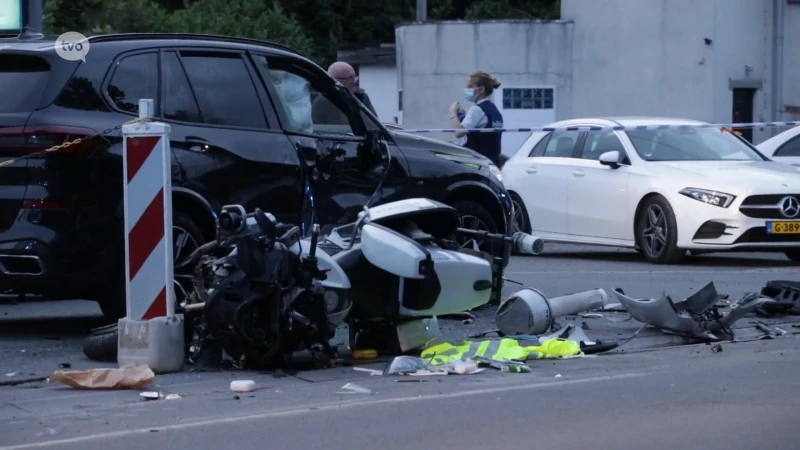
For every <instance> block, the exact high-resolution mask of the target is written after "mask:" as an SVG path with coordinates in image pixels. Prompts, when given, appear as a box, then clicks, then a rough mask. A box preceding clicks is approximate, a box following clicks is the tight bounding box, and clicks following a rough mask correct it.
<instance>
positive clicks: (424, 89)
mask: <svg viewBox="0 0 800 450" xmlns="http://www.w3.org/2000/svg"><path fill="white" fill-rule="evenodd" d="M571 37H572V24H571V23H567V22H563V21H555V22H537V21H497V22H493V21H488V22H479V23H478V22H441V23H436V22H430V23H422V24H410V25H403V26H400V27H398V28H397V29H396V45H397V60H398V64H399V68H400V72H399V73H400V88H401V89H402V90H403V111H402V118H403V119H402V123H403V126H405V127H409V128H449V127H450V120H449V116H450V115H449V112H448V109H449V108H450V105H451V104H452V103H453V102H455V101H458V102H460V103H461V104H462V106H463V107H464V108H465V109H466V107H468V106H469V105H468V104H467V102H466V101H465V100H464V98H463V90H464V83H465V81H466V78H467V75H469V74H470V73H471V72H474V71H476V70H483V71H486V72H489V73H490V74H492V75H493V76H495V77H496V78H497V79H498V80H499V81H500V82H501V83H502V87H501V89H502V88H515V87H519V88H530V87H544V88H553V89H554V90H555V99H556V100H555V104H554V107H555V108H554V109H553V110H549V111H548V110H514V111H503V114H504V120H505V122H506V123H505V124H506V126H507V127H511V126H518V127H523V126H527V127H535V126H541V125H545V124H547V123H548V122H551V121H553V120H555V119H556V118H567V117H570V116H571V115H572V111H571V109H572V75H571V57H570V54H571V49H572V45H571V44H572V39H571ZM494 101H495V103H496V104H497V105H498V107H501V109H502V103H503V102H502V92H496V94H495V98H494ZM431 137H438V138H442V139H445V140H452V139H453V137H452V135H439V136H436V135H432V136H431ZM524 138H525V135H523V134H521V133H517V134H515V135H514V136H511V134H510V133H509V134H506V135H505V136H504V137H503V152H504V153H507V154H510V153H512V152H513V151H515V150H516V148H517V147H518V145H519V143H521V141H522V140H524ZM517 141H519V142H517Z"/></svg>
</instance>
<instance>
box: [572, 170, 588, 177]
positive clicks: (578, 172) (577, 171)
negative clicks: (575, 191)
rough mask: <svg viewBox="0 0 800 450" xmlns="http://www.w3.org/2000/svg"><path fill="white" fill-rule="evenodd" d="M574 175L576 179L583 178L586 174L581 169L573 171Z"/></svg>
mask: <svg viewBox="0 0 800 450" xmlns="http://www.w3.org/2000/svg"><path fill="white" fill-rule="evenodd" d="M572 175H573V176H576V177H582V176H584V175H585V174H584V173H583V171H582V170H581V169H575V170H573V171H572Z"/></svg>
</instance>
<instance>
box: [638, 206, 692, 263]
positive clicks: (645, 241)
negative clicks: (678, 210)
mask: <svg viewBox="0 0 800 450" xmlns="http://www.w3.org/2000/svg"><path fill="white" fill-rule="evenodd" d="M636 237H637V239H638V241H639V245H640V246H641V249H642V254H643V255H644V257H645V258H647V260H648V261H650V262H651V263H654V264H675V263H677V262H679V261H680V260H681V259H682V258H683V257H684V255H685V254H686V250H683V249H679V248H678V245H677V244H678V223H677V221H676V220H675V213H674V212H673V211H672V206H670V204H669V202H668V201H667V199H665V198H664V197H662V196H660V195H659V196H655V197H652V198H650V199H648V200H647V201H646V202H645V204H644V205H643V207H642V210H641V212H640V213H639V221H638V224H637V227H636Z"/></svg>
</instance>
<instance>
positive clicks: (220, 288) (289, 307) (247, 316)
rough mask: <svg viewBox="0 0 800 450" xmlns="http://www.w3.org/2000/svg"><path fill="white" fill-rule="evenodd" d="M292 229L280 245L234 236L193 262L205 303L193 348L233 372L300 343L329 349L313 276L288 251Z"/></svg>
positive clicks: (274, 360)
mask: <svg viewBox="0 0 800 450" xmlns="http://www.w3.org/2000/svg"><path fill="white" fill-rule="evenodd" d="M262 231H263V230H262ZM292 231H293V230H289V232H287V233H284V235H283V236H281V238H280V239H279V238H275V237H274V235H272V236H271V235H270V234H271V233H264V232H261V233H257V234H252V233H250V234H244V235H240V236H236V237H235V238H234V239H228V240H226V241H225V244H224V245H219V247H218V248H217V249H216V250H215V255H210V256H207V257H205V259H204V261H202V262H200V263H199V264H200V265H199V267H198V270H197V271H196V275H197V276H201V277H202V278H203V281H202V283H196V286H198V285H199V286H202V287H201V289H203V291H204V295H203V296H202V297H204V299H203V301H204V302H205V306H204V307H203V309H202V318H201V320H198V321H197V322H198V323H197V326H196V331H197V332H196V340H197V341H200V345H199V346H198V348H199V349H201V350H206V351H207V354H208V353H210V354H211V355H213V356H212V358H214V359H216V358H218V357H221V359H222V360H223V361H227V362H229V363H230V364H231V365H233V366H234V367H236V368H248V369H265V368H270V367H273V366H275V365H277V364H280V363H281V362H282V361H284V360H285V359H287V358H290V357H291V354H292V353H293V352H295V351H297V350H298V349H302V347H303V346H304V345H305V347H306V348H309V349H313V348H316V347H320V346H321V347H327V348H329V346H328V341H329V340H330V338H331V337H332V336H330V331H329V327H328V326H327V323H328V321H327V313H326V308H325V299H324V295H323V292H322V290H321V288H320V287H319V285H318V281H316V280H315V279H314V276H313V274H311V273H309V272H313V270H310V268H309V266H308V265H307V264H304V261H303V259H302V258H301V257H300V256H299V255H297V254H296V253H294V252H292V251H289V246H288V245H287V242H288V241H290V240H291V239H292V238H293V237H292V236H291V233H292ZM294 233H297V236H296V237H295V238H298V239H299V230H296V228H295V230H294ZM234 250H235V252H234Z"/></svg>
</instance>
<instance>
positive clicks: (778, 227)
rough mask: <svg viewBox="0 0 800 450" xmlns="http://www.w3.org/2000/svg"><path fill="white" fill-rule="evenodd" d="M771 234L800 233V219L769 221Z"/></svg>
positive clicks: (768, 226) (768, 225)
mask: <svg viewBox="0 0 800 450" xmlns="http://www.w3.org/2000/svg"><path fill="white" fill-rule="evenodd" d="M767 233H769V234H800V220H797V221H793V222H767Z"/></svg>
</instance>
